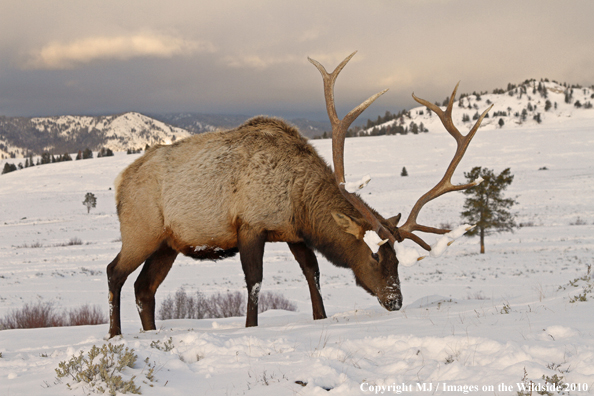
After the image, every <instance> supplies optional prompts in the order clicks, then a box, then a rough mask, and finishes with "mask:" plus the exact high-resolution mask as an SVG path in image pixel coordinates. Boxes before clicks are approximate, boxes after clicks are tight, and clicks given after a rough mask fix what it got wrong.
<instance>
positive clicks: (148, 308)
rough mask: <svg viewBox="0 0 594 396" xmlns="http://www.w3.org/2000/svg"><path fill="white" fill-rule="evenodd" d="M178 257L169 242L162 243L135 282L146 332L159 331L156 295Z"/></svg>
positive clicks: (135, 290)
mask: <svg viewBox="0 0 594 396" xmlns="http://www.w3.org/2000/svg"><path fill="white" fill-rule="evenodd" d="M176 257H177V252H176V251H175V250H173V249H172V248H171V247H170V246H169V245H168V244H167V242H162V243H161V246H159V248H158V249H157V250H156V251H155V252H154V253H153V254H151V255H150V256H149V258H148V259H146V262H145V263H144V265H143V266H142V271H141V272H140V275H138V278H137V279H136V282H134V294H135V295H136V308H137V309H138V314H139V315H140V320H141V322H142V328H143V329H144V330H156V329H157V327H156V325H155V293H156V292H157V288H158V287H159V285H161V283H162V282H163V280H165V277H166V276H167V274H168V273H169V270H170V269H171V266H172V265H173V262H174V261H175V258H176Z"/></svg>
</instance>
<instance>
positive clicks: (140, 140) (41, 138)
mask: <svg viewBox="0 0 594 396" xmlns="http://www.w3.org/2000/svg"><path fill="white" fill-rule="evenodd" d="M187 136H190V133H189V132H187V131H186V130H184V129H182V128H176V127H173V126H171V125H168V124H166V123H164V122H161V121H157V120H155V119H153V118H150V117H147V116H145V115H142V114H139V113H135V112H129V113H124V114H118V115H112V116H98V117H88V116H60V117H37V118H7V117H0V139H1V140H4V141H5V142H6V149H4V150H3V152H2V153H0V154H4V155H5V156H6V157H8V156H9V154H10V153H11V152H12V153H15V155H16V156H21V155H22V154H23V153H25V152H28V151H32V152H34V153H36V154H39V153H41V152H42V151H48V152H50V153H54V154H63V153H65V152H71V153H72V152H76V151H79V150H82V149H85V148H90V149H91V150H98V149H100V148H101V147H105V148H109V149H111V150H113V151H126V150H127V149H143V148H144V147H145V146H146V145H147V144H148V145H149V146H150V145H153V144H155V143H171V142H173V141H175V140H176V139H183V138H184V137H187Z"/></svg>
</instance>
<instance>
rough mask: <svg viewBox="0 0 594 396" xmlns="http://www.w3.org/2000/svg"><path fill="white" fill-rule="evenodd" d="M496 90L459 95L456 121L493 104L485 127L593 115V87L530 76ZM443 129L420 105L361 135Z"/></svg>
mask: <svg viewBox="0 0 594 396" xmlns="http://www.w3.org/2000/svg"><path fill="white" fill-rule="evenodd" d="M493 92H494V93H491V94H487V93H473V94H470V95H467V94H462V95H459V96H458V99H456V103H454V107H453V110H452V119H453V121H454V124H455V125H456V126H458V128H459V129H460V130H462V131H463V130H464V129H465V128H466V129H469V128H470V127H472V125H474V123H475V120H476V119H477V118H478V117H479V115H480V114H481V113H482V112H483V111H484V110H485V109H486V108H487V107H489V106H490V105H491V104H493V108H492V109H491V110H490V111H489V113H488V115H487V117H486V118H485V119H484V120H483V123H482V125H483V127H484V128H500V127H501V125H505V127H506V128H509V127H513V128H521V127H526V126H530V127H531V126H535V125H538V124H541V123H542V124H545V125H548V124H555V123H558V122H563V121H565V120H567V119H568V118H594V109H593V106H592V102H594V89H593V88H592V87H589V88H582V87H577V86H574V87H573V88H572V87H567V86H564V85H561V84H559V83H557V82H550V81H546V80H545V81H541V82H538V81H536V80H527V81H525V82H524V83H522V84H520V85H518V86H515V85H511V84H510V85H509V86H508V89H507V90H502V89H501V90H500V89H496V90H494V91H493ZM420 96H421V97H422V95H420ZM547 102H548V104H547ZM446 104H447V102H446V101H444V103H442V109H444V107H445V105H446ZM500 120H501V121H500ZM441 129H443V126H442V124H441V122H440V121H439V118H438V117H436V115H435V114H433V112H431V111H429V110H428V109H427V108H426V107H425V106H419V107H415V108H413V109H411V110H409V111H408V112H407V113H405V114H404V115H401V116H400V117H396V118H394V119H392V120H390V121H387V122H384V123H382V124H379V125H376V126H373V127H370V128H367V129H364V130H363V131H361V132H359V135H372V136H373V135H391V134H403V133H408V132H412V133H419V132H427V131H430V132H433V131H436V130H441Z"/></svg>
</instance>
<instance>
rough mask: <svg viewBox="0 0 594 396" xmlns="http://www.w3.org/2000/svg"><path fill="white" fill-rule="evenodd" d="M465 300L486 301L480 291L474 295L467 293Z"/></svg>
mask: <svg viewBox="0 0 594 396" xmlns="http://www.w3.org/2000/svg"><path fill="white" fill-rule="evenodd" d="M466 299H467V300H487V297H485V295H484V294H483V292H482V290H481V291H477V292H474V293H472V294H471V293H470V292H469V293H468V295H467V296H466Z"/></svg>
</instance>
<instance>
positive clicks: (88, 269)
mask: <svg viewBox="0 0 594 396" xmlns="http://www.w3.org/2000/svg"><path fill="white" fill-rule="evenodd" d="M457 111H458V109H457V108H454V112H455V113H456V112H457ZM593 114H594V111H593ZM506 125H507V124H506ZM461 129H464V128H461ZM430 131H431V132H429V133H424V134H419V135H410V134H409V135H405V136H400V135H398V136H382V137H369V138H356V139H348V140H347V143H346V154H345V157H346V172H347V179H348V180H349V181H355V180H359V179H361V178H362V177H363V176H364V175H366V174H370V175H371V177H372V180H371V182H370V183H369V185H368V186H367V187H366V188H365V189H364V190H362V195H363V197H364V198H365V199H366V201H367V202H368V203H370V204H371V205H372V206H373V207H375V208H376V209H377V210H378V211H380V212H381V213H383V214H384V215H385V216H389V215H394V214H397V213H398V212H402V213H403V215H404V216H407V215H408V211H409V210H410V209H411V207H412V205H413V204H414V202H415V200H416V199H417V198H418V197H419V196H420V195H421V194H423V193H424V192H425V191H426V190H428V189H429V188H431V187H432V186H433V185H434V184H435V183H436V182H437V181H438V180H439V179H440V178H441V175H442V173H443V171H444V170H445V168H446V166H447V164H448V163H449V160H450V157H451V155H452V154H453V152H454V140H453V139H452V138H451V137H450V136H449V135H448V134H447V133H446V132H445V131H444V130H437V128H431V129H430ZM313 144H314V145H315V146H316V147H317V148H318V150H319V152H320V153H321V154H322V155H323V156H325V157H326V158H329V157H330V141H329V140H321V141H313ZM593 153H594V118H588V117H582V118H575V117H570V118H564V119H563V120H559V122H551V123H548V124H546V125H545V124H543V125H540V126H538V125H536V124H535V125H534V126H529V127H525V128H522V129H518V128H515V127H513V128H507V127H504V128H502V129H499V128H496V126H495V125H490V126H487V127H485V128H481V130H479V132H478V133H477V136H476V137H475V140H474V141H473V143H472V144H471V146H470V148H469V150H468V152H467V154H466V157H465V159H464V160H463V161H462V163H461V164H460V166H459V170H458V172H457V173H456V175H455V177H454V182H463V181H464V178H463V171H468V170H470V169H471V168H472V167H473V166H478V165H480V166H486V167H488V168H492V169H494V170H495V171H496V172H500V171H501V170H503V169H504V168H506V167H510V168H511V171H512V173H513V174H514V175H515V179H514V182H513V184H512V186H511V187H510V189H509V191H508V192H507V195H508V196H514V197H517V201H518V202H519V204H518V205H517V206H516V207H515V211H517V221H518V222H519V223H524V224H525V225H527V226H526V227H523V228H521V229H518V230H517V231H516V232H515V233H514V234H510V233H506V234H499V235H493V236H489V237H487V239H486V252H487V253H486V254H484V255H480V254H478V252H479V246H478V240H477V239H476V238H475V239H469V238H460V239H458V240H457V241H456V243H455V244H454V245H452V246H451V247H450V248H449V249H448V250H447V251H446V253H445V254H444V255H443V256H442V257H440V258H437V259H435V258H427V259H425V260H423V261H421V262H419V263H418V264H417V265H415V266H412V267H401V268H400V279H401V282H402V291H403V296H404V306H403V308H402V309H401V310H400V311H398V312H387V311H386V310H384V309H383V308H382V307H380V305H379V304H378V302H377V300H376V299H375V298H374V297H372V296H370V295H368V294H366V293H365V291H363V290H362V289H361V288H359V287H357V286H356V285H355V283H354V280H353V276H352V274H351V272H350V271H349V270H345V269H340V268H336V267H334V266H332V265H331V264H330V263H328V262H327V261H326V260H324V259H323V258H320V266H321V273H322V275H321V287H322V295H323V297H324V302H325V305H326V311H327V313H328V316H329V318H328V319H326V320H321V321H315V322H314V321H313V320H312V317H311V306H310V302H309V293H308V290H307V284H306V282H305V279H304V276H303V275H302V273H301V270H300V268H299V266H298V265H297V263H296V262H295V261H294V259H293V258H292V255H291V253H290V251H289V249H288V248H287V246H286V245H285V244H268V245H267V248H266V256H265V267H264V281H263V285H262V290H263V291H272V292H280V293H282V294H283V295H284V296H285V297H287V298H288V299H290V300H292V301H293V302H294V303H295V304H296V305H297V307H298V311H297V312H285V311H268V312H265V313H263V314H261V315H260V326H259V327H257V328H249V329H246V328H244V327H243V325H244V321H245V319H244V318H228V319H204V320H169V321H157V326H158V327H159V330H158V331H152V332H142V331H140V328H141V324H140V320H139V318H138V314H137V313H136V309H135V304H134V297H133V283H134V278H135V275H132V276H131V277H130V279H129V280H128V282H127V283H126V285H125V286H124V292H123V296H122V320H123V333H124V335H123V338H116V339H113V340H111V342H112V343H115V344H124V345H125V346H127V347H129V348H133V349H134V351H135V353H136V354H137V355H138V357H139V358H138V361H137V363H136V365H135V366H134V367H133V368H128V369H125V370H124V373H125V374H124V375H125V379H126V378H130V376H132V375H136V376H137V377H136V379H135V381H136V383H137V385H141V392H142V394H145V395H164V394H167V395H243V394H248V395H310V394H311V395H326V394H337V395H362V394H374V393H376V391H377V392H379V393H382V388H381V386H385V387H388V386H390V387H391V388H383V390H384V392H385V393H384V394H399V393H400V392H402V394H437V395H454V394H468V393H470V394H485V395H507V394H513V395H515V394H516V392H517V391H518V385H517V384H518V383H523V381H522V379H523V377H524V376H525V373H526V377H525V383H529V381H533V382H534V383H536V384H544V381H543V379H542V376H543V375H544V376H547V377H553V376H554V375H555V374H557V375H558V376H563V382H565V383H567V384H572V386H573V387H574V388H573V389H577V390H572V391H571V392H570V393H571V394H572V395H581V394H591V393H594V392H593V391H592V389H593V388H594V315H593V314H592V313H593V308H594V302H593V301H592V300H593V299H594V294H591V293H590V294H588V293H586V299H587V301H584V302H575V303H571V302H570V300H571V299H572V297H574V296H576V295H579V294H581V293H582V292H584V289H583V288H584V286H585V285H586V281H584V280H581V281H577V282H575V286H573V285H570V281H573V280H575V279H576V278H580V277H583V276H584V275H586V274H587V271H588V266H591V265H592V264H594V256H593V251H594V250H593V249H594V225H593V222H594V155H593ZM137 157H138V155H126V154H124V153H116V156H115V157H104V158H98V159H92V160H84V161H72V162H63V163H55V164H48V165H43V166H36V167H33V168H27V169H23V170H19V171H16V172H12V173H9V174H6V175H2V176H1V177H0V316H3V315H5V314H7V313H8V312H10V311H11V310H13V309H17V308H20V307H22V306H23V304H24V303H27V302H37V301H48V302H52V303H54V305H55V306H56V307H58V308H64V309H66V308H70V307H78V306H80V305H81V304H84V303H91V304H100V305H101V306H102V307H103V309H104V311H105V312H107V284H106V283H107V282H106V277H105V267H106V266H107V264H108V263H109V262H110V261H111V260H112V259H113V258H114V257H115V255H116V254H117V253H118V251H119V246H120V242H119V240H118V238H119V230H118V221H117V216H116V213H115V205H114V197H113V194H114V191H113V186H112V185H113V180H114V178H115V177H116V175H117V174H118V172H119V171H120V170H122V169H123V168H124V167H125V166H126V165H127V164H129V163H130V162H131V161H133V160H134V159H135V158H137ZM13 162H14V161H13ZM2 165H3V163H0V166H2ZM404 166H405V167H406V169H407V170H408V174H409V176H408V177H401V176H400V171H401V169H402V167H404ZM543 167H546V168H547V170H539V168H543ZM87 192H93V193H94V194H95V195H96V196H97V208H95V209H92V210H91V213H90V214H87V209H86V207H85V206H84V205H83V204H82V201H83V199H84V196H85V193H87ZM463 200H464V196H463V195H462V194H461V193H452V194H448V195H446V196H443V197H441V198H439V199H438V200H437V201H434V202H432V203H430V204H428V205H427V207H426V208H424V209H423V211H422V213H421V216H420V218H419V222H420V223H421V222H422V223H425V224H432V225H437V226H439V225H440V224H442V223H450V224H451V225H452V226H455V225H457V224H458V223H459V221H460V216H459V213H460V212H461V209H462V203H463ZM578 219H579V220H580V221H577V220H578ZM576 221H577V222H578V223H585V224H582V225H572V223H576ZM72 238H79V239H80V240H82V242H83V244H82V245H71V246H69V245H67V246H61V245H64V244H65V243H66V242H68V241H69V240H70V239H72ZM434 239H436V237H435V236H427V238H426V240H427V241H428V242H429V243H432V241H433V240H434ZM31 246H37V247H31ZM182 286H183V287H184V289H185V290H186V291H195V290H200V291H201V292H203V293H205V294H210V293H216V292H226V291H227V290H229V291H238V290H241V291H242V292H243V291H244V290H245V287H244V281H243V273H242V270H241V265H240V263H239V258H238V257H235V258H232V259H227V260H223V261H220V262H217V263H212V262H195V261H193V260H191V259H189V258H186V257H179V258H178V259H177V261H176V263H175V265H174V267H173V269H172V270H171V272H170V274H169V276H168V278H167V279H166V280H165V282H164V283H163V285H162V286H161V288H160V289H159V292H158V293H157V300H158V301H157V304H159V302H160V301H162V300H163V298H164V297H166V296H168V295H169V294H171V293H174V292H175V291H176V290H178V289H179V288H180V287H182ZM106 333H107V325H99V326H83V327H62V328H45V329H28V330H4V331H0V352H1V353H2V356H1V357H0V395H25V394H26V395H29V394H39V395H69V394H73V395H81V394H84V392H85V391H88V390H89V389H88V388H87V389H85V388H82V387H80V386H79V387H75V389H74V390H68V388H67V386H66V382H71V381H67V380H64V381H62V382H61V383H60V382H58V381H56V372H55V371H54V369H56V368H57V367H58V364H59V363H60V362H61V361H66V360H69V359H70V357H71V356H72V355H74V354H78V352H79V351H81V350H82V351H84V352H85V353H86V352H87V351H89V350H90V348H91V347H92V346H93V345H97V346H99V347H100V346H101V345H103V344H104V343H105V342H106V341H104V339H103V337H104V336H105V335H106ZM165 344H167V345H169V346H173V349H170V348H163V347H162V346H163V345H165ZM146 358H148V359H149V362H150V363H151V364H154V366H155V367H156V370H155V373H156V374H155V376H156V380H157V381H156V382H153V383H149V384H145V383H143V382H142V379H143V378H145V376H146V370H147V367H146V364H145V363H144V360H145V359H146ZM147 382H148V381H147ZM71 384H73V383H72V382H71ZM150 385H152V386H150ZM328 390H329V393H328ZM526 394H529V393H526ZM533 394H536V392H534V393H533ZM553 394H557V393H556V392H553Z"/></svg>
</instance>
